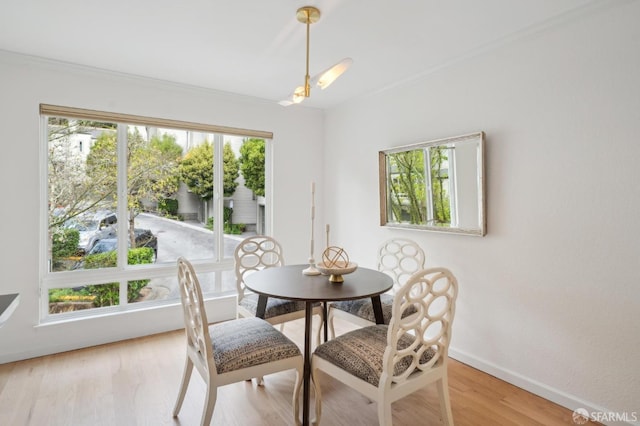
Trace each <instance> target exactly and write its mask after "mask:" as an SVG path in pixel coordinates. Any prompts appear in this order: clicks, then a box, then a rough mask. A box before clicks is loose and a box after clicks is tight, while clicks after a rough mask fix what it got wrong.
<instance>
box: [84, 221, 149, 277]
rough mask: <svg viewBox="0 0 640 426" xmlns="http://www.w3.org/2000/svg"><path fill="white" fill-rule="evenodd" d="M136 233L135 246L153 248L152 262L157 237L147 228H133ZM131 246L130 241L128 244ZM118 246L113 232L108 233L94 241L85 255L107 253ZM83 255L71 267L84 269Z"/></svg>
mask: <svg viewBox="0 0 640 426" xmlns="http://www.w3.org/2000/svg"><path fill="white" fill-rule="evenodd" d="M134 232H135V235H136V248H141V247H148V248H150V249H153V259H152V263H155V261H156V260H157V258H158V239H157V237H156V236H155V235H153V233H152V232H151V231H150V230H148V229H135V230H134ZM128 246H129V247H131V243H130V242H129V244H128ZM117 248H118V239H117V238H116V236H115V232H114V233H113V235H110V236H109V238H103V239H101V240H98V241H96V242H95V244H94V245H93V247H92V248H91V250H89V252H88V253H87V254H86V255H85V257H86V256H91V255H94V254H100V253H107V252H110V251H115V250H116V249H117ZM84 259H85V258H84V257H83V258H82V259H81V260H80V261H78V263H76V265H75V266H74V268H73V269H84Z"/></svg>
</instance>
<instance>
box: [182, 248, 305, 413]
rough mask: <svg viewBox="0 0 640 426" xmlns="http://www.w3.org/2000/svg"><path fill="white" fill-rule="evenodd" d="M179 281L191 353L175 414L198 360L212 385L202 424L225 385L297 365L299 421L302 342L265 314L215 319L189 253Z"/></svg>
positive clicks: (295, 389)
mask: <svg viewBox="0 0 640 426" xmlns="http://www.w3.org/2000/svg"><path fill="white" fill-rule="evenodd" d="M178 284H179V287H180V295H181V301H182V308H183V312H184V324H185V334H186V337H187V356H186V361H185V366H184V373H183V376H182V382H181V384H180V390H179V392H178V398H177V400H176V404H175V407H174V409H173V417H177V416H178V413H179V412H180V409H181V407H182V403H183V401H184V397H185V394H186V392H187V387H188V386H189V382H190V378H191V373H192V371H193V367H194V366H195V367H196V370H198V372H199V373H200V375H201V376H202V379H203V380H204V382H205V384H206V387H207V394H206V400H205V404H204V408H203V412H202V418H201V423H200V424H201V425H209V424H210V423H211V419H212V417H213V409H214V407H215V404H216V398H217V393H218V388H219V387H220V386H224V385H227V384H230V383H235V382H240V381H243V380H251V378H253V377H262V376H265V375H268V374H272V373H277V372H280V371H285V370H290V369H293V370H295V371H296V379H295V383H294V387H293V398H292V404H293V410H292V415H293V420H294V423H298V420H297V419H298V418H299V416H298V414H299V402H298V400H299V398H298V396H299V393H300V386H301V383H302V376H303V368H304V367H303V366H304V364H303V362H304V361H303V358H302V354H301V352H300V349H299V348H298V346H297V345H296V344H295V343H293V342H292V341H291V340H290V339H289V338H287V337H286V336H285V335H283V334H282V333H281V332H279V331H278V330H276V329H275V328H274V327H273V326H272V325H271V324H269V323H268V322H266V321H264V320H262V319H260V318H255V317H254V318H243V319H233V320H230V321H226V322H222V323H218V324H214V325H209V323H208V321H207V314H206V312H205V308H204V303H203V299H202V290H201V288H200V283H199V281H198V278H197V276H196V273H195V271H194V269H193V266H192V265H191V263H190V262H189V261H188V260H186V259H185V258H183V257H180V258H178Z"/></svg>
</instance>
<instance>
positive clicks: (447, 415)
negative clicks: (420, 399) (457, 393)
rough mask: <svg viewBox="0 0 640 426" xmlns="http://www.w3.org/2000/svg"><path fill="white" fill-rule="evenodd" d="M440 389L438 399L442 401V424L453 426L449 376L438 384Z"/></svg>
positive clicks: (444, 377) (445, 376)
mask: <svg viewBox="0 0 640 426" xmlns="http://www.w3.org/2000/svg"><path fill="white" fill-rule="evenodd" d="M436 386H437V388H438V397H439V399H440V412H441V415H442V423H443V424H445V425H448V426H453V414H452V413H451V401H449V383H448V380H447V375H446V373H445V375H444V376H443V377H442V378H441V379H440V380H438V381H437V382H436Z"/></svg>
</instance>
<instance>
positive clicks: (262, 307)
mask: <svg viewBox="0 0 640 426" xmlns="http://www.w3.org/2000/svg"><path fill="white" fill-rule="evenodd" d="M268 298H269V297H267V296H263V295H262V294H261V295H259V296H258V306H257V307H256V316H257V317H258V318H262V319H264V313H265V312H266V310H267V299H268Z"/></svg>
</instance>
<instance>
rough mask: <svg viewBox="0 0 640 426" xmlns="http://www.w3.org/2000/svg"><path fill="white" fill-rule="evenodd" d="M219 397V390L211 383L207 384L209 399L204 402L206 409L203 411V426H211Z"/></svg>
mask: <svg viewBox="0 0 640 426" xmlns="http://www.w3.org/2000/svg"><path fill="white" fill-rule="evenodd" d="M217 397H218V388H217V387H216V386H214V385H213V384H212V383H211V380H209V383H207V397H206V398H207V399H206V401H205V402H204V408H203V409H202V422H201V423H200V425H201V426H209V425H210V424H211V418H212V417H213V409H214V408H215V406H216V398H217Z"/></svg>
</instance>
